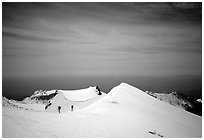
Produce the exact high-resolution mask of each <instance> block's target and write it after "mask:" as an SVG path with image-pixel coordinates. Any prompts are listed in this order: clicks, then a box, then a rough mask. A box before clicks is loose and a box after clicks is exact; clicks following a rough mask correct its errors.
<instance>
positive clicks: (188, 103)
mask: <svg viewBox="0 0 204 140" xmlns="http://www.w3.org/2000/svg"><path fill="white" fill-rule="evenodd" d="M145 92H146V93H147V94H148V95H151V96H153V97H154V98H157V99H159V100H161V101H164V102H166V103H169V104H171V105H173V106H175V107H178V108H181V109H184V110H186V111H189V112H191V113H194V114H197V115H200V116H202V104H201V103H202V101H201V102H199V101H196V100H195V99H193V98H190V97H188V96H186V95H184V94H181V93H177V92H170V93H168V94H165V93H154V92H151V91H145Z"/></svg>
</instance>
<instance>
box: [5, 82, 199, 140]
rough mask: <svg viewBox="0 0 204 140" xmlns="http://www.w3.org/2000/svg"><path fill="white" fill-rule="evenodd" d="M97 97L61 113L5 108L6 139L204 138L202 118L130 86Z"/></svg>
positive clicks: (30, 106)
mask: <svg viewBox="0 0 204 140" xmlns="http://www.w3.org/2000/svg"><path fill="white" fill-rule="evenodd" d="M83 96H84V97H85V95H83ZM87 96H89V94H87ZM94 98H96V97H94ZM98 98H99V99H97V100H93V101H92V102H88V103H87V104H88V105H86V106H84V108H83V107H81V108H79V109H78V110H74V111H73V112H71V111H67V112H64V113H61V114H59V113H53V112H45V111H44V105H43V104H24V105H21V104H20V103H16V104H18V105H19V106H21V107H22V108H17V107H8V106H7V107H4V106H3V108H2V135H3V138H7V137H47V138H48V137H70V138H73V137H89V138H90V137H95V138H100V137H105V138H108V137H116V138H120V137H133V138H134V137H135V138H136V137H145V138H147V137H156V138H158V137H167V138H169V137H183V138H184V137H202V118H201V117H199V116H197V115H194V114H191V113H189V112H186V111H184V110H182V109H179V108H176V107H174V106H171V105H169V104H166V103H164V102H162V101H160V100H157V99H155V98H153V97H151V96H149V95H147V94H146V93H144V92H143V91H141V90H139V89H137V88H135V87H132V86H130V85H128V84H125V83H122V84H120V85H119V86H117V87H115V88H113V89H112V90H111V91H110V92H109V93H108V94H107V95H103V96H101V97H98ZM79 106H80V104H79ZM25 108H26V109H25Z"/></svg>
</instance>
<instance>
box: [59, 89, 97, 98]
mask: <svg viewBox="0 0 204 140" xmlns="http://www.w3.org/2000/svg"><path fill="white" fill-rule="evenodd" d="M60 91H61V92H62V93H63V94H64V96H65V98H67V99H69V100H72V101H85V100H88V99H91V98H94V97H97V96H98V94H99V93H98V92H99V91H98V90H97V89H96V87H89V88H86V89H80V90H60Z"/></svg>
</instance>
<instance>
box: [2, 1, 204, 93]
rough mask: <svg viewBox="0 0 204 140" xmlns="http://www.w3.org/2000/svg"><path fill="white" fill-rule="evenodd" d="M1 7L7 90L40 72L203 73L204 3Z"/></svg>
mask: <svg viewBox="0 0 204 140" xmlns="http://www.w3.org/2000/svg"><path fill="white" fill-rule="evenodd" d="M2 11H3V12H2V55H3V57H2V65H3V68H2V71H3V75H2V77H3V88H5V87H7V89H10V90H11V87H9V84H11V83H12V84H13V85H16V84H15V83H16V82H18V83H19V82H22V81H23V80H22V79H27V82H28V81H29V79H30V81H29V82H31V81H32V80H31V79H36V77H39V80H40V79H42V77H47V78H48V77H53V76H54V77H57V78H59V77H70V76H71V77H75V76H76V77H80V76H81V77H86V78H88V77H98V76H101V77H103V76H104V77H126V78H124V79H128V77H138V76H140V77H141V76H145V77H164V78H165V77H171V76H172V77H176V76H182V75H188V76H192V77H193V76H194V77H201V75H202V20H201V19H202V18H201V17H202V3H5V2H4V3H3V4H2ZM12 78H13V79H16V80H10V82H9V80H8V79H12ZM4 79H7V82H6V83H5V80H4ZM17 79H18V80H17ZM102 79H103V78H102ZM11 81H12V82H11ZM24 81H26V80H24ZM119 81H120V80H119ZM184 81H185V80H184ZM198 81H199V80H198ZM198 81H197V82H198ZM27 82H25V83H27ZM67 82H71V81H69V80H67ZM84 82H85V83H86V80H85V81H84ZM200 82H201V81H199V82H198V83H199V87H200V89H201V88H202V87H201V86H200ZM25 83H24V84H23V83H22V84H21V85H19V86H18V88H21V89H23V88H28V87H26V84H25ZM31 83H32V82H31ZM48 83H49V81H48ZM143 84H145V83H143ZM180 84H181V85H179V83H178V85H177V86H181V87H182V83H180ZM31 85H32V84H31ZM41 85H43V83H42V84H41ZM56 85H59V83H56ZM33 86H36V84H33ZM65 86H66V85H65ZM134 86H136V87H137V85H134ZM169 86H172V85H169ZM38 87H39V86H36V87H35V88H38ZM45 87H46V86H45ZM58 87H60V86H58ZM167 87H168V86H167ZM50 88H51V87H50ZM67 88H69V87H67ZM13 89H15V88H13ZM196 89H197V88H196ZM3 91H5V90H3ZM3 94H5V93H3Z"/></svg>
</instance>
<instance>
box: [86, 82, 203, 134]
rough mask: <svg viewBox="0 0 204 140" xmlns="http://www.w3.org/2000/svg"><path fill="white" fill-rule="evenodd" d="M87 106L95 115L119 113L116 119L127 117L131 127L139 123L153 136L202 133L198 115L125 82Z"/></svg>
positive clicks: (135, 126)
mask: <svg viewBox="0 0 204 140" xmlns="http://www.w3.org/2000/svg"><path fill="white" fill-rule="evenodd" d="M88 108H89V110H90V112H92V113H96V114H104V113H105V114H107V115H108V116H112V115H114V116H121V118H120V120H118V121H119V122H120V121H125V122H127V121H129V120H131V121H132V122H131V123H132V124H130V126H131V127H132V128H134V129H135V130H138V129H139V128H138V126H140V127H142V128H145V129H146V130H144V131H150V132H156V134H157V136H158V135H162V136H163V137H201V136H202V118H201V117H199V116H197V115H194V114H192V113H189V112H187V111H184V110H181V109H179V108H176V107H174V106H172V105H170V104H166V103H164V102H162V101H160V100H157V99H156V98H154V97H152V96H149V95H148V94H146V93H145V92H143V91H142V90H140V89H138V88H135V87H133V86H131V85H128V84H126V83H122V84H120V85H119V86H117V87H115V88H113V89H112V90H111V91H110V92H109V93H108V95H107V96H106V97H104V98H103V99H102V100H101V101H99V102H98V103H96V104H93V105H92V106H89V107H87V109H85V110H88ZM147 129H149V130H147ZM138 131H139V130H138Z"/></svg>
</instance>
